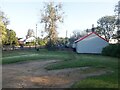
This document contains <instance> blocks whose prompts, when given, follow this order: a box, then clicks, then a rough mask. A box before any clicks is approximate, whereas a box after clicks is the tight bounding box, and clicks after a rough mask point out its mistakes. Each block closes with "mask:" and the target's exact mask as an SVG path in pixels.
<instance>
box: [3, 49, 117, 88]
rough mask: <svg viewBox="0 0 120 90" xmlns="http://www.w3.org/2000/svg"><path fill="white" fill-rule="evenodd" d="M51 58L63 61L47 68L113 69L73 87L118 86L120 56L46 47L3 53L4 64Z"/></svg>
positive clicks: (77, 83)
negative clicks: (52, 49)
mask: <svg viewBox="0 0 120 90" xmlns="http://www.w3.org/2000/svg"><path fill="white" fill-rule="evenodd" d="M50 59H58V60H61V62H59V63H54V64H52V65H49V66H47V67H46V69H47V70H55V69H64V68H76V67H92V68H93V69H96V68H97V69H106V70H108V71H111V72H108V73H107V74H105V75H101V76H96V77H88V78H86V79H84V80H81V81H79V82H76V83H75V84H74V85H73V86H72V87H73V88H100V87H102V88H118V60H119V59H118V58H112V57H106V56H101V55H88V54H76V53H74V52H68V51H47V50H45V49H41V50H40V51H35V50H27V51H25V50H19V51H9V52H6V51H3V53H2V64H9V63H15V62H21V61H28V60H50Z"/></svg>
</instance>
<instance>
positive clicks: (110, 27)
mask: <svg viewBox="0 0 120 90" xmlns="http://www.w3.org/2000/svg"><path fill="white" fill-rule="evenodd" d="M114 22H115V16H103V17H101V18H100V19H99V20H98V21H97V23H98V27H97V30H98V32H99V34H101V35H104V36H105V38H106V39H109V38H110V32H111V33H112V32H113V31H114Z"/></svg>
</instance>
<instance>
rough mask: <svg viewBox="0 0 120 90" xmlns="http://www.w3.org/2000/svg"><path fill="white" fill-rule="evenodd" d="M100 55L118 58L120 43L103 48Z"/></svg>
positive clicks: (119, 55)
mask: <svg viewBox="0 0 120 90" xmlns="http://www.w3.org/2000/svg"><path fill="white" fill-rule="evenodd" d="M102 55H105V56H112V57H118V58H120V44H110V45H109V46H107V47H105V48H103V50H102Z"/></svg>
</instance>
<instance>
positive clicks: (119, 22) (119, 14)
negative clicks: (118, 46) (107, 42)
mask: <svg viewBox="0 0 120 90" xmlns="http://www.w3.org/2000/svg"><path fill="white" fill-rule="evenodd" d="M114 11H115V14H116V15H115V16H116V21H115V26H116V27H117V38H120V1H118V4H117V5H116V6H115V10H114ZM118 40H119V39H118ZM119 42H120V40H119Z"/></svg>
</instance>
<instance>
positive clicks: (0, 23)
mask: <svg viewBox="0 0 120 90" xmlns="http://www.w3.org/2000/svg"><path fill="white" fill-rule="evenodd" d="M8 24H9V20H8V18H6V16H5V14H4V12H2V11H1V10H0V39H1V41H0V45H2V44H4V43H5V41H6V35H7V31H6V26H7V25H8Z"/></svg>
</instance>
